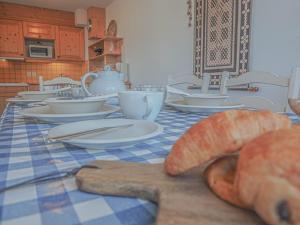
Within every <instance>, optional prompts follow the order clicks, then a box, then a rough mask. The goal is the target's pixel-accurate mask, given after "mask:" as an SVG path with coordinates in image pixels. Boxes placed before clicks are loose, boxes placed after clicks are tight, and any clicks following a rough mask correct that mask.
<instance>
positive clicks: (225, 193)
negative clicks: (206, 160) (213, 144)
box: [203, 155, 249, 209]
mask: <svg viewBox="0 0 300 225" xmlns="http://www.w3.org/2000/svg"><path fill="white" fill-rule="evenodd" d="M237 161H238V156H237V155H234V156H225V157H222V158H220V159H217V160H216V161H215V162H213V163H212V164H210V165H209V166H208V167H207V168H206V169H205V171H204V174H203V175H204V177H205V179H206V182H207V184H208V186H209V187H210V189H211V190H212V191H213V192H214V193H215V194H216V195H217V196H218V197H219V198H221V199H222V200H224V201H226V202H228V203H230V204H232V205H234V206H238V207H241V208H245V209H249V207H248V206H246V205H245V204H244V203H243V202H242V201H241V200H240V199H239V198H238V195H237V190H236V189H235V186H234V179H235V173H236V166H237Z"/></svg>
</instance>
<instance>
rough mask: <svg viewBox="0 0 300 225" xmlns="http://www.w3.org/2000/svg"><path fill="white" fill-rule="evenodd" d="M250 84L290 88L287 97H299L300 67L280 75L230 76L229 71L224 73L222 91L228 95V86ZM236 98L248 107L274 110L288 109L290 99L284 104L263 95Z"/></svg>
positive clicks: (246, 74) (252, 73)
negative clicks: (287, 74) (286, 74)
mask: <svg viewBox="0 0 300 225" xmlns="http://www.w3.org/2000/svg"><path fill="white" fill-rule="evenodd" d="M250 84H267V85H272V86H279V87H286V88H288V95H287V99H286V100H288V99H289V98H298V95H299V87H300V68H294V69H293V71H292V74H291V75H290V76H279V75H277V74H272V73H268V72H248V73H245V74H242V75H241V76H239V77H235V78H230V74H229V72H223V73H222V80H221V86H220V92H221V94H223V95H226V94H227V92H228V88H230V87H236V86H241V85H250ZM235 100H237V101H239V102H240V103H243V104H244V105H245V106H247V107H251V108H257V109H268V110H271V111H274V112H279V111H286V110H287V106H288V101H286V103H285V104H284V106H282V104H280V103H278V102H273V101H271V100H270V99H268V98H265V97H261V96H243V97H237V98H235Z"/></svg>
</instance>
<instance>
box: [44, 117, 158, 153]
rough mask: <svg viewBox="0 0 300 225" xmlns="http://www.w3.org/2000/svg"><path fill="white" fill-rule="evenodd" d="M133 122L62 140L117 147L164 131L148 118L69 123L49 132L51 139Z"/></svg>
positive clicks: (128, 144) (99, 146)
mask: <svg viewBox="0 0 300 225" xmlns="http://www.w3.org/2000/svg"><path fill="white" fill-rule="evenodd" d="M127 124H128V125H129V124H133V126H130V127H127V128H121V129H120V130H114V131H113V132H106V133H102V134H98V135H97V134H89V135H85V136H82V137H77V138H73V139H67V140H63V141H62V142H64V143H68V144H71V145H75V146H78V147H81V148H87V149H103V148H117V147H121V146H122V147H124V146H130V145H134V144H136V143H138V142H140V141H143V140H146V139H149V138H153V137H155V136H157V135H159V134H161V133H162V131H163V128H162V126H161V125H159V124H157V123H154V122H150V121H146V120H128V119H105V120H93V121H81V122H76V123H69V124H65V125H60V126H57V127H55V128H52V129H51V130H49V132H48V137H49V139H51V138H55V137H57V136H62V135H67V134H70V133H72V132H74V130H76V131H87V130H91V129H98V128H102V127H103V128H104V127H112V126H123V125H127Z"/></svg>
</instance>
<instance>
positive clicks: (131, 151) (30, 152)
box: [0, 105, 298, 225]
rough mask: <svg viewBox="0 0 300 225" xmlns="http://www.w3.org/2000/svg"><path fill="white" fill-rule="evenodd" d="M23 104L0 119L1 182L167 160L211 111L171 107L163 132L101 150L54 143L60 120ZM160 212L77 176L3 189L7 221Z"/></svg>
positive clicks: (141, 217)
mask: <svg viewBox="0 0 300 225" xmlns="http://www.w3.org/2000/svg"><path fill="white" fill-rule="evenodd" d="M21 109H22V108H21V107H19V106H14V105H9V106H8V107H7V108H6V110H5V112H4V113H3V115H2V117H1V120H0V188H4V187H7V186H11V185H14V184H17V183H19V182H22V181H26V180H28V179H32V178H35V177H38V176H41V175H45V174H48V173H52V172H58V173H59V172H61V171H64V170H65V169H72V168H77V167H80V166H83V165H85V164H88V163H89V162H90V161H93V160H97V159H99V160H123V161H130V162H139V163H161V162H163V161H164V159H165V157H166V156H167V154H168V152H169V151H170V149H171V146H172V145H173V143H174V142H175V141H176V140H177V139H178V137H179V136H181V135H182V134H183V133H184V132H185V131H186V130H187V129H188V128H189V127H190V126H191V125H193V124H194V123H196V122H198V121H200V120H202V119H203V118H205V117H207V115H204V114H189V113H182V112H177V111H175V110H173V109H171V108H165V109H164V110H163V111H162V112H161V113H160V115H159V117H158V119H157V121H156V122H158V123H160V124H161V125H162V126H163V127H164V132H163V133H162V134H161V135H159V136H157V137H155V138H152V139H148V140H145V141H142V142H140V143H138V144H136V145H134V146H129V147H123V148H115V149H109V150H108V149H104V150H99V151H95V150H88V149H82V148H78V147H74V146H70V145H64V144H61V143H49V142H48V141H47V139H46V138H45V136H46V134H47V131H48V130H49V129H51V128H52V127H54V126H55V125H51V124H47V123H43V122H39V121H35V120H29V119H24V118H23V117H22V116H21V115H20V114H19V111H20V110H21ZM289 116H291V118H292V119H294V121H295V122H296V121H298V117H297V116H295V115H294V114H290V115H289ZM111 117H112V118H118V117H122V114H121V113H115V114H114V115H112V116H111ZM156 214H157V206H156V205H155V204H154V203H151V202H148V201H144V200H141V199H134V198H123V197H113V196H100V195H94V194H88V193H84V192H80V191H79V190H78V188H77V186H76V184H75V180H74V178H73V177H72V178H68V179H62V180H58V181H53V182H46V183H42V184H34V185H28V186H23V187H20V188H18V189H13V190H10V191H7V192H4V193H2V194H0V218H1V225H14V224H22V225H23V224H30V225H35V224H44V225H53V224H57V225H79V224H84V225H94V224H97V225H101V224H103V225H149V224H154V223H155V218H156Z"/></svg>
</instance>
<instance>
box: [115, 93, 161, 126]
mask: <svg viewBox="0 0 300 225" xmlns="http://www.w3.org/2000/svg"><path fill="white" fill-rule="evenodd" d="M164 97H165V93H164V92H152V91H123V92H119V99H120V105H121V109H122V111H123V114H124V115H125V117H126V118H128V119H137V120H149V121H154V120H155V119H156V117H157V116H158V114H159V112H160V110H161V108H162V106H163V103H164Z"/></svg>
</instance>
